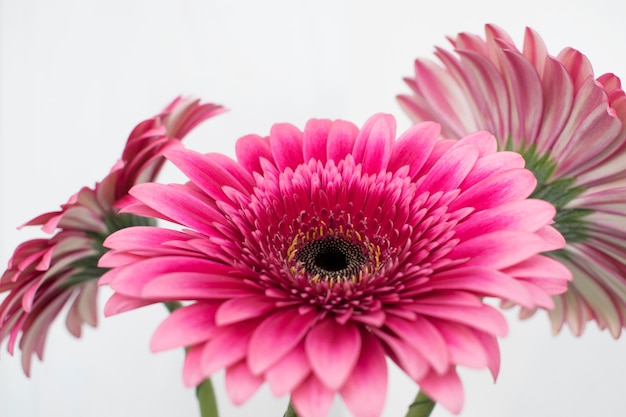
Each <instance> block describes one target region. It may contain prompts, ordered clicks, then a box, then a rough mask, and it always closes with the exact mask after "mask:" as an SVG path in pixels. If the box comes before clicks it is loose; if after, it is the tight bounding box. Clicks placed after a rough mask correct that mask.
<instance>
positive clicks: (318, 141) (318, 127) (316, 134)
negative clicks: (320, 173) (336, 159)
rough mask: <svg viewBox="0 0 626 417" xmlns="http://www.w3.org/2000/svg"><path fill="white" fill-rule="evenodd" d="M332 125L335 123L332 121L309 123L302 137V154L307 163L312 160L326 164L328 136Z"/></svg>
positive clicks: (314, 120) (312, 121) (315, 120)
mask: <svg viewBox="0 0 626 417" xmlns="http://www.w3.org/2000/svg"><path fill="white" fill-rule="evenodd" d="M332 125H333V122H331V121H330V120H317V119H312V120H309V121H308V122H307V124H306V126H305V127H304V134H303V136H302V152H303V154H304V162H305V163H308V162H309V161H310V160H311V159H315V160H318V161H321V162H323V163H324V162H326V147H327V142H328V134H329V132H330V129H331V126H332Z"/></svg>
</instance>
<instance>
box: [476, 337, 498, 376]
mask: <svg viewBox="0 0 626 417" xmlns="http://www.w3.org/2000/svg"><path fill="white" fill-rule="evenodd" d="M472 331H473V332H474V335H475V336H476V338H477V339H478V341H479V342H480V343H481V344H482V345H483V349H484V350H485V352H487V366H488V367H489V370H490V371H491V376H493V379H494V381H495V380H496V378H497V377H498V373H499V372H500V347H499V346H498V339H496V338H495V337H494V336H491V335H489V334H487V333H485V332H481V331H478V330H472Z"/></svg>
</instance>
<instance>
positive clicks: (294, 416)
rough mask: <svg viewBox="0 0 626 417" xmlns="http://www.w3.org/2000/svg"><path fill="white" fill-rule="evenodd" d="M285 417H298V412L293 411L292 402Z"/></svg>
mask: <svg viewBox="0 0 626 417" xmlns="http://www.w3.org/2000/svg"><path fill="white" fill-rule="evenodd" d="M283 417H298V413H296V410H294V409H293V406H292V405H291V401H290V402H289V406H287V411H285V414H284V415H283Z"/></svg>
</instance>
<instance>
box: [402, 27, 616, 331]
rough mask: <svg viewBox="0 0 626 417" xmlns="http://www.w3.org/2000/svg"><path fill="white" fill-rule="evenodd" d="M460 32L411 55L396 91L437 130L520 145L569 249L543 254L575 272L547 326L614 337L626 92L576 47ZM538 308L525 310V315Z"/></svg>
mask: <svg viewBox="0 0 626 417" xmlns="http://www.w3.org/2000/svg"><path fill="white" fill-rule="evenodd" d="M485 33H486V36H485V38H484V39H483V38H481V37H479V36H477V35H473V34H470V33H461V34H459V35H458V36H457V37H456V38H454V39H451V43H452V45H453V47H454V53H451V52H449V51H446V50H444V49H442V48H437V49H436V52H435V55H436V56H437V57H438V58H439V60H440V62H441V64H437V63H434V62H432V61H430V60H427V59H418V60H416V61H415V76H414V77H411V78H407V79H406V82H407V84H408V85H409V86H410V87H411V89H412V90H413V92H414V94H412V95H401V96H399V100H400V103H401V104H402V105H403V107H404V109H405V110H406V111H407V113H408V114H409V115H410V116H411V117H412V119H413V120H414V121H415V122H419V121H421V120H436V121H438V122H440V123H441V124H442V126H443V127H442V129H443V135H444V136H446V137H456V138H460V137H463V136H464V135H466V134H468V133H470V132H473V131H476V130H488V131H490V132H492V133H493V134H494V135H495V136H496V137H497V139H498V141H499V144H500V147H501V148H502V149H508V150H515V151H518V152H520V153H521V154H522V155H523V156H524V158H525V160H526V166H527V167H528V168H529V169H530V170H531V171H533V173H534V174H535V175H536V177H537V180H538V185H537V189H536V190H535V191H534V193H533V195H532V196H533V197H535V198H541V199H544V200H546V201H549V202H551V203H553V204H554V205H555V206H556V207H557V209H558V213H557V215H556V217H555V221H556V223H555V227H556V228H557V229H558V230H559V231H561V233H563V236H564V237H565V239H566V241H567V246H566V247H565V248H564V249H563V250H559V251H555V252H552V253H549V254H548V255H549V256H551V257H553V258H555V259H559V260H560V261H562V262H563V263H564V264H566V265H567V266H568V267H569V269H570V270H571V271H572V273H573V275H574V280H573V281H572V282H571V283H570V284H569V287H568V291H567V292H566V293H565V294H562V295H558V296H555V304H556V308H555V309H554V310H552V311H550V312H549V314H550V317H551V320H552V326H553V331H554V332H555V333H557V332H559V331H560V330H561V328H562V326H563V324H565V323H567V324H568V325H569V327H570V328H571V329H572V331H573V332H574V334H576V335H581V334H582V332H583V330H584V328H585V324H586V322H587V321H589V320H594V321H596V322H597V324H598V326H599V327H600V328H602V329H605V328H608V330H609V331H610V332H611V334H612V335H613V337H615V338H617V337H619V335H620V333H621V331H622V328H623V327H624V326H625V325H626V249H625V248H626V221H625V220H624V219H625V218H626V217H625V216H626V125H625V123H624V122H625V121H626V96H625V95H624V91H623V90H622V88H621V84H620V80H619V78H617V77H616V76H615V75H613V74H604V75H601V76H600V77H598V78H595V77H594V74H593V70H592V67H591V64H590V62H589V61H588V59H587V58H586V57H585V56H584V55H583V54H581V53H580V52H578V51H577V50H574V49H572V48H565V49H563V50H562V51H561V52H560V53H559V54H558V55H557V56H556V57H554V56H551V55H549V54H548V52H547V48H546V46H545V44H544V43H543V41H542V39H541V38H540V37H539V35H538V34H537V33H536V32H535V31H533V30H532V29H526V33H525V38H524V44H523V47H522V48H521V50H520V49H518V48H517V47H516V46H515V44H514V42H513V40H512V39H511V38H510V37H509V35H508V34H506V33H505V32H504V31H503V30H502V29H500V28H498V27H496V26H493V25H487V26H486V29H485ZM533 312H534V310H532V309H531V310H529V309H523V310H522V313H521V314H522V317H528V316H530V315H531V314H532V313H533Z"/></svg>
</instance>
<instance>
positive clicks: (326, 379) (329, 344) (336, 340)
mask: <svg viewBox="0 0 626 417" xmlns="http://www.w3.org/2000/svg"><path fill="white" fill-rule="evenodd" d="M305 347H306V353H307V357H308V358H309V361H310V363H311V367H312V368H313V372H315V374H316V375H317V377H318V378H319V379H320V381H322V382H323V383H324V384H325V385H326V386H327V387H328V388H330V389H332V390H337V389H339V387H341V386H342V385H343V383H344V382H345V381H346V378H348V376H349V375H350V373H351V372H352V368H353V367H354V365H355V364H356V361H357V359H358V357H359V355H360V354H361V336H360V334H359V330H358V329H357V327H356V326H355V325H354V324H352V323H350V322H348V323H346V324H345V325H342V324H339V323H337V321H336V320H335V319H334V318H326V319H325V320H323V321H321V322H319V323H317V324H316V325H315V326H314V327H313V328H312V329H311V331H309V334H308V335H307V337H306V340H305Z"/></svg>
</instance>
